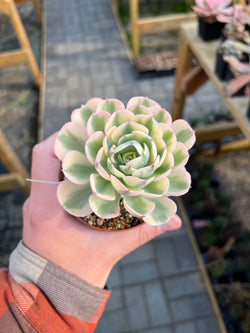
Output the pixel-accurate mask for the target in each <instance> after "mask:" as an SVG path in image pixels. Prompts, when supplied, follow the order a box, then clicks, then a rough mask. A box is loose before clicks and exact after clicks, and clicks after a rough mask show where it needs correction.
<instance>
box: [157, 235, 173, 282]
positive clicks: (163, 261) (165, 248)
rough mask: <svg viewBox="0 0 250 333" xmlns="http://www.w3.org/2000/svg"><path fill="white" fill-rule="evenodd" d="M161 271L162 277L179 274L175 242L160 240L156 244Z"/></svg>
mask: <svg viewBox="0 0 250 333" xmlns="http://www.w3.org/2000/svg"><path fill="white" fill-rule="evenodd" d="M154 246H155V249H156V256H157V259H158V262H159V269H160V272H161V275H162V276H168V275H171V274H175V273H177V272H178V267H177V261H176V257H175V252H174V247H173V240H172V239H171V238H170V239H159V240H158V241H155V242H154Z"/></svg>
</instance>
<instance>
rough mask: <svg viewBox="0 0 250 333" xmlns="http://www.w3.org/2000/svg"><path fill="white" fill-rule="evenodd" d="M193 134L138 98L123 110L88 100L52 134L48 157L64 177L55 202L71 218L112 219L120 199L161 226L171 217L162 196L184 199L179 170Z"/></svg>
mask: <svg viewBox="0 0 250 333" xmlns="http://www.w3.org/2000/svg"><path fill="white" fill-rule="evenodd" d="M194 142H195V134H194V131H193V130H192V128H191V127H190V126H189V124H188V123H187V122H186V121H185V120H181V119H179V120H176V121H174V122H172V118H171V116H170V114H169V113H168V112H167V111H166V110H165V109H163V108H162V107H161V106H160V105H159V104H158V103H156V102H155V101H153V100H152V99H149V98H146V97H133V98H131V99H130V100H129V102H128V104H127V107H126V108H125V106H124V104H123V103H122V102H121V101H119V100H117V99H106V100H103V99H100V98H92V99H90V100H89V101H88V102H87V103H86V105H83V106H82V107H81V108H79V109H76V110H74V111H73V112H72V115H71V122H69V123H67V124H65V125H64V126H63V127H62V128H61V130H60V131H59V133H58V136H57V139H56V143H55V153H56V156H57V157H58V158H59V159H60V160H61V161H62V168H63V172H64V175H65V178H66V179H65V180H64V181H62V182H61V183H60V184H59V185H58V191H57V195H58V200H59V202H60V204H61V205H62V206H63V208H64V209H65V210H66V211H67V212H68V213H70V214H71V215H74V216H78V217H84V216H87V215H89V214H91V213H92V212H94V213H95V214H96V215H97V216H99V217H101V218H105V219H108V218H113V217H116V216H119V215H120V201H121V199H122V200H123V204H124V207H125V209H126V210H127V211H128V212H129V213H130V214H132V215H133V216H136V217H139V218H143V220H144V221H145V222H147V223H149V224H152V225H157V224H161V223H165V222H167V221H168V220H169V219H170V218H171V217H172V216H173V215H174V214H175V213H176V204H175V203H174V201H172V200H171V199H169V196H179V195H183V194H185V193H186V192H187V191H188V190H189V188H190V184H191V177H190V174H189V173H188V172H187V171H186V169H185V164H186V163H187V161H188V158H189V154H188V149H190V148H191V147H192V146H193V144H194Z"/></svg>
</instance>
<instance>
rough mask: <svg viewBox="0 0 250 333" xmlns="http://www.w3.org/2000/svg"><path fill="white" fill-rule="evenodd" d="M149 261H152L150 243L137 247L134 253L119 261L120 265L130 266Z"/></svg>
mask: <svg viewBox="0 0 250 333" xmlns="http://www.w3.org/2000/svg"><path fill="white" fill-rule="evenodd" d="M150 259H154V251H153V245H152V243H151V242H150V243H147V244H145V245H143V246H141V247H139V248H138V249H136V250H135V251H133V252H131V253H130V254H128V255H127V256H126V257H124V258H123V259H122V260H121V261H120V264H132V263H137V262H138V261H144V260H150Z"/></svg>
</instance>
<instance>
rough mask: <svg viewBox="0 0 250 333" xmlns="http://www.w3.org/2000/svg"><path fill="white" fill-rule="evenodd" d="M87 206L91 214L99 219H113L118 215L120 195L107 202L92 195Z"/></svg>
mask: <svg viewBox="0 0 250 333" xmlns="http://www.w3.org/2000/svg"><path fill="white" fill-rule="evenodd" d="M89 204H90V207H91V209H92V210H93V212H94V213H95V214H96V215H97V216H99V217H101V218H113V217H116V216H118V215H120V195H118V194H117V195H116V198H115V200H113V201H107V200H103V199H101V198H98V197H97V196H96V195H94V194H92V195H91V196H90V198H89Z"/></svg>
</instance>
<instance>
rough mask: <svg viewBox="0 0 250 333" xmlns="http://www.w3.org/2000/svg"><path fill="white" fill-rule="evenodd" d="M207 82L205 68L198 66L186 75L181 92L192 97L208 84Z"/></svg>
mask: <svg viewBox="0 0 250 333" xmlns="http://www.w3.org/2000/svg"><path fill="white" fill-rule="evenodd" d="M207 80H208V76H207V74H206V73H205V72H204V70H203V68H202V67H201V66H199V65H198V66H196V67H194V68H192V69H191V70H190V71H188V73H187V74H185V75H184V77H183V79H182V83H181V90H182V91H183V92H184V93H185V94H186V95H192V94H193V93H194V92H195V91H196V90H197V89H199V88H200V87H201V86H202V85H203V84H204V83H205V82H207Z"/></svg>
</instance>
